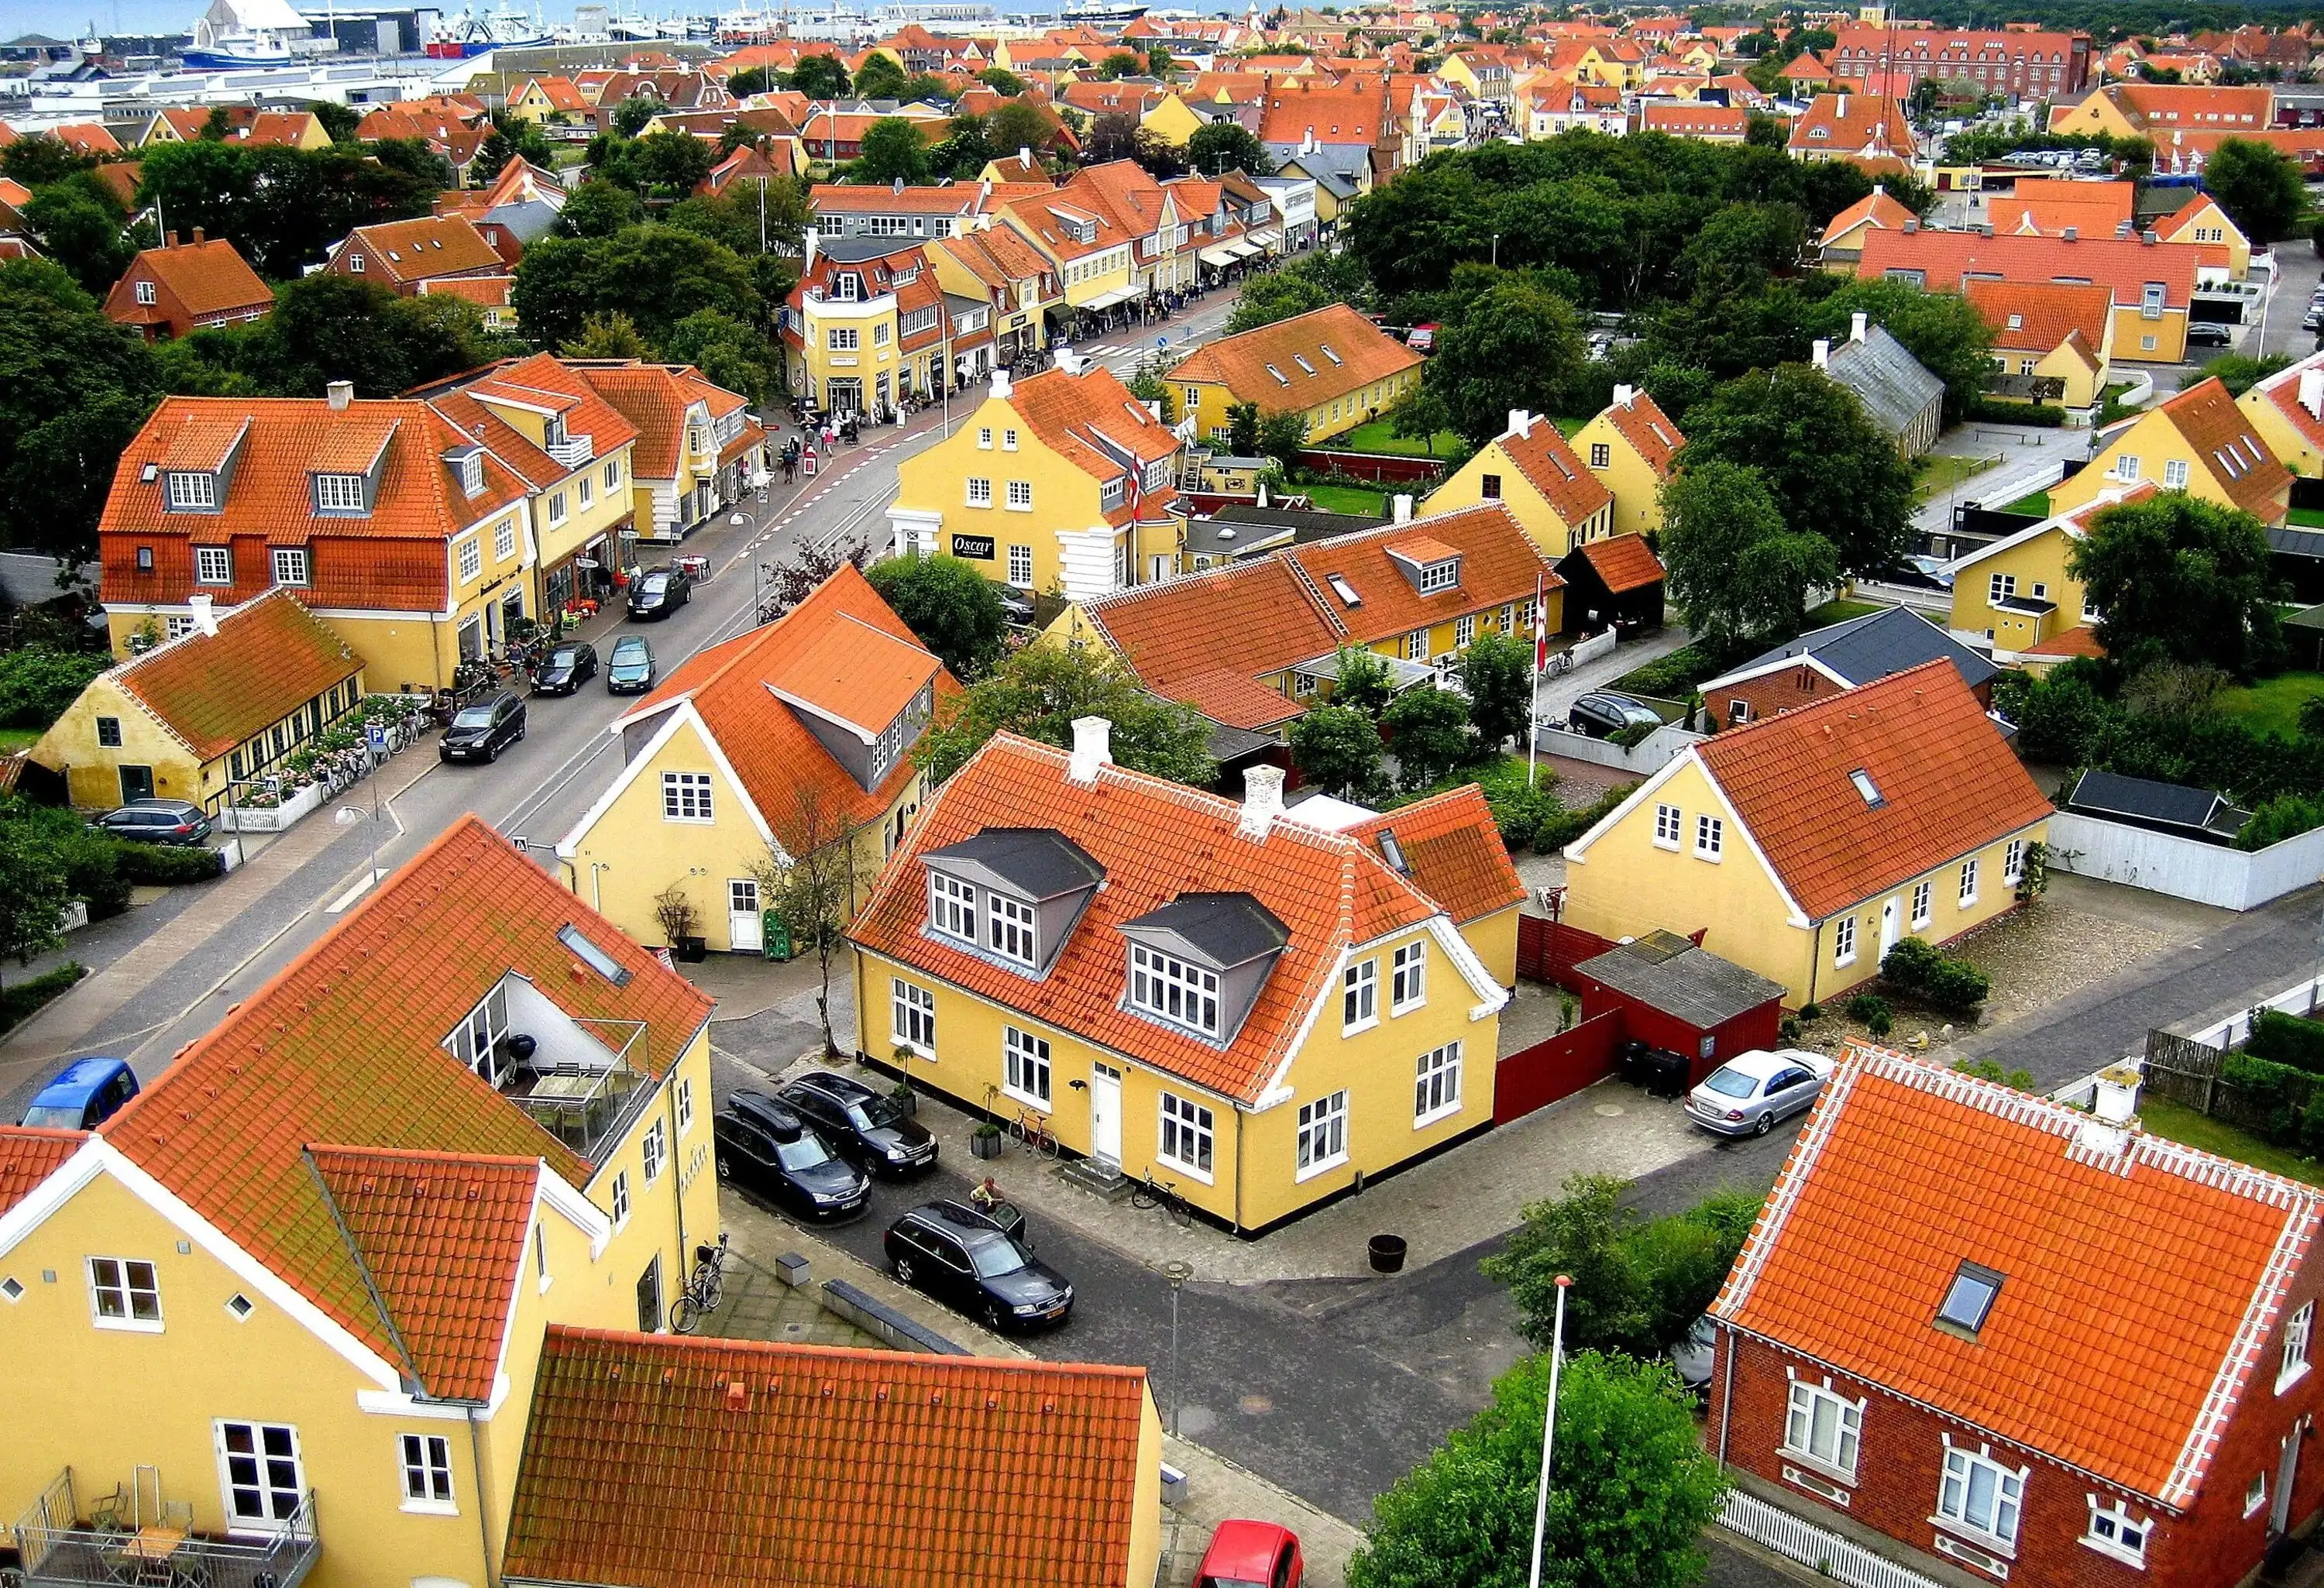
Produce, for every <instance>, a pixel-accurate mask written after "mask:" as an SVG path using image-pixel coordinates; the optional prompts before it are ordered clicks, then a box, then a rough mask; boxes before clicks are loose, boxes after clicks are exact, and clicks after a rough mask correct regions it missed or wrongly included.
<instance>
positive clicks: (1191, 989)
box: [1130, 943, 1219, 1037]
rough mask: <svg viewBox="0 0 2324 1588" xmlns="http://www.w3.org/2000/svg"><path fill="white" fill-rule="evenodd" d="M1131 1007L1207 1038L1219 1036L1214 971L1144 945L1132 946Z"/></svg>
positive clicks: (1217, 985)
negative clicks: (1197, 1032) (1199, 1033)
mask: <svg viewBox="0 0 2324 1588" xmlns="http://www.w3.org/2000/svg"><path fill="white" fill-rule="evenodd" d="M1130 1007H1131V1008H1132V1009H1135V1010H1139V1011H1143V1012H1145V1013H1147V1014H1150V1015H1153V1016H1155V1017H1157V1019H1160V1020H1167V1021H1169V1022H1170V1023H1171V1024H1173V1025H1177V1026H1185V1027H1186V1028H1188V1029H1192V1030H1195V1031H1199V1032H1201V1033H1202V1034H1203V1035H1204V1036H1206V1037H1215V1036H1217V1035H1218V1034H1219V978H1218V974H1217V973H1216V972H1214V971H1211V970H1207V969H1205V968H1203V966H1201V965H1193V964H1190V963H1188V962H1187V961H1185V960H1183V959H1180V958H1178V957H1177V956H1175V955H1168V954H1164V953H1161V952H1160V951H1159V950H1157V949H1152V948H1148V947H1147V946H1145V945H1144V944H1143V943H1132V944H1131V945H1130Z"/></svg>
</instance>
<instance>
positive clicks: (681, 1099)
mask: <svg viewBox="0 0 2324 1588" xmlns="http://www.w3.org/2000/svg"><path fill="white" fill-rule="evenodd" d="M671 1101H672V1102H673V1103H675V1104H676V1105H677V1109H678V1134H679V1135H681V1136H683V1135H685V1134H686V1133H687V1131H690V1130H692V1129H694V1083H693V1082H692V1081H689V1080H687V1078H686V1077H685V1076H679V1077H678V1091H677V1093H676V1094H674V1095H673V1097H672V1098H671Z"/></svg>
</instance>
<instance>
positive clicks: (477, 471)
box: [460, 452, 484, 496]
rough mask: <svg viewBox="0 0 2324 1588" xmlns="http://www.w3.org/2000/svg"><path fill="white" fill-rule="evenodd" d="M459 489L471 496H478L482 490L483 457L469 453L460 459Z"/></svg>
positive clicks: (482, 492) (479, 453)
mask: <svg viewBox="0 0 2324 1588" xmlns="http://www.w3.org/2000/svg"><path fill="white" fill-rule="evenodd" d="M460 489H461V490H462V491H464V492H466V494H469V495H471V496H480V495H482V494H484V454H483V453H481V452H471V453H469V454H468V456H467V457H464V458H462V459H460Z"/></svg>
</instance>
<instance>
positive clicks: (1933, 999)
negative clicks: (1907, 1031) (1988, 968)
mask: <svg viewBox="0 0 2324 1588" xmlns="http://www.w3.org/2000/svg"><path fill="white" fill-rule="evenodd" d="M1880 975H1881V979H1882V980H1884V981H1886V983H1888V984H1889V985H1890V986H1891V987H1894V988H1895V989H1896V990H1897V991H1898V992H1904V993H1908V994H1910V995H1912V996H1913V997H1915V998H1919V999H1922V1000H1923V1001H1925V1002H1929V1003H1932V1004H1934V1005H1935V1006H1936V1007H1937V1008H1939V1009H1941V1010H1943V1011H1946V1012H1947V1013H1948V1014H1967V1013H1968V1012H1969V1011H1971V1010H1974V1009H1975V1008H1976V1007H1977V1006H1978V1004H1980V1003H1983V1002H1985V996H1986V994H1987V992H1991V991H1992V990H1993V983H1992V982H1991V980H1990V979H1989V978H1988V977H1987V975H1986V974H1985V973H1984V972H1983V971H1981V970H1979V969H1978V968H1977V967H1976V966H1975V965H1971V964H1969V962H1968V961H1967V960H1965V959H1956V958H1954V957H1953V956H1951V955H1949V954H1945V953H1942V952H1941V951H1940V950H1938V949H1935V948H1932V947H1931V946H1929V945H1928V944H1926V943H1924V942H1923V941H1922V940H1921V939H1920V938H1918V937H1906V938H1904V940H1903V941H1901V942H1899V943H1898V944H1897V945H1896V946H1895V947H1894V948H1891V949H1890V950H1889V951H1888V955H1887V957H1886V958H1885V959H1883V960H1882V961H1881V962H1880Z"/></svg>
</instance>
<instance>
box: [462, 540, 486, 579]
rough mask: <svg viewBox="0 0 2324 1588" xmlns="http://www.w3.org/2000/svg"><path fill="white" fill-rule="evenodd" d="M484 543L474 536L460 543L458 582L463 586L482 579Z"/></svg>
mask: <svg viewBox="0 0 2324 1588" xmlns="http://www.w3.org/2000/svg"><path fill="white" fill-rule="evenodd" d="M482 577H484V541H483V540H480V539H479V538H478V537H476V536H475V535H470V536H469V537H468V538H467V539H466V540H463V541H461V542H460V582H461V583H462V584H464V585H466V584H470V583H473V582H474V581H475V580H477V579H480V578H482Z"/></svg>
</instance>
